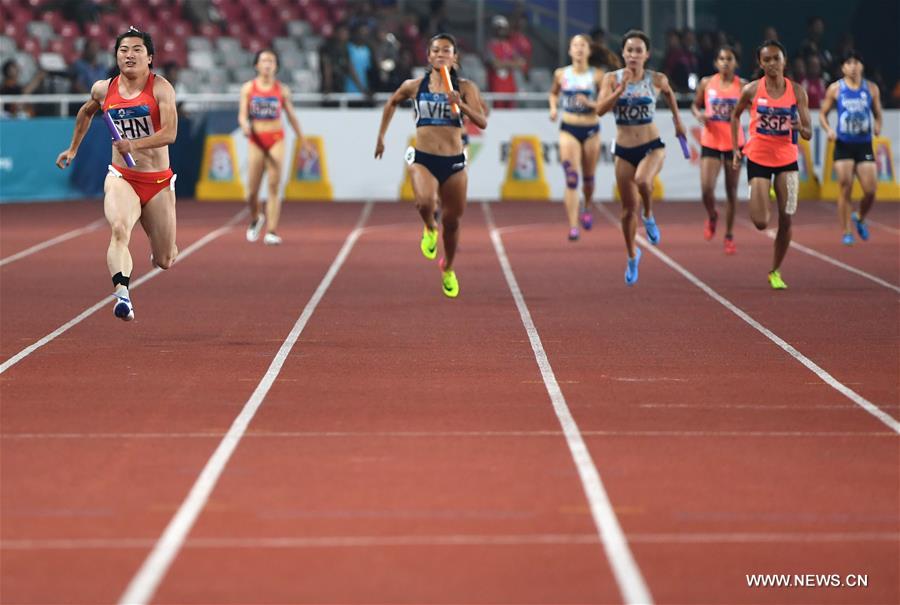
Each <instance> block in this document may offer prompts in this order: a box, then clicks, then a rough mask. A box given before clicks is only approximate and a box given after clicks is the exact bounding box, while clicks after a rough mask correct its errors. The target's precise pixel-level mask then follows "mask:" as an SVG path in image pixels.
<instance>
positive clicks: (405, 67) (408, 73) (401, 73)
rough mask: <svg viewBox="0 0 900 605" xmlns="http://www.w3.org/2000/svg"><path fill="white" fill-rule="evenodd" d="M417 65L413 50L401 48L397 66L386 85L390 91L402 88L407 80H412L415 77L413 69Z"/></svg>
mask: <svg viewBox="0 0 900 605" xmlns="http://www.w3.org/2000/svg"><path fill="white" fill-rule="evenodd" d="M415 65H416V62H415V56H414V55H413V52H412V51H411V50H410V49H408V48H403V49H400V54H399V55H398V58H397V66H396V67H395V68H394V70H393V71H391V73H390V76H389V78H388V80H387V84H386V86H387V88H388V91H391V90H396V89H397V88H400V85H401V84H403V83H404V82H406V81H407V80H411V79H412V77H413V73H412V70H413V67H414V66H415Z"/></svg>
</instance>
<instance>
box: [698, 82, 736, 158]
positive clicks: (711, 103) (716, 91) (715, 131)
mask: <svg viewBox="0 0 900 605" xmlns="http://www.w3.org/2000/svg"><path fill="white" fill-rule="evenodd" d="M721 84H722V76H720V75H719V74H716V75H714V76H713V77H711V78H710V79H709V82H707V84H706V91H705V92H704V95H703V107H704V110H703V113H705V114H706V126H704V127H703V134H702V135H701V136H700V144H701V145H703V146H704V147H709V148H710V149H716V150H718V151H731V114H732V113H734V107H735V105H737V102H738V99H739V98H740V96H741V81H740V79H739V78H738V77H737V76H735V77H734V79H733V80H732V81H731V85H730V86H729V87H728V88H726V89H724V90H723V89H722V88H721ZM743 145H744V130H743V129H742V128H739V129H738V147H743Z"/></svg>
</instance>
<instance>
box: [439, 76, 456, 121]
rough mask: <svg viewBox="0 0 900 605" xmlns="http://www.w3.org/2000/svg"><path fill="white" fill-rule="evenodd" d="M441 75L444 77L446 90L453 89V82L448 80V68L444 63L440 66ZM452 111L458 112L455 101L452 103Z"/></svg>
mask: <svg viewBox="0 0 900 605" xmlns="http://www.w3.org/2000/svg"><path fill="white" fill-rule="evenodd" d="M441 76H443V78H444V86H446V87H447V92H450V91H451V90H453V83H452V82H451V81H450V70H449V69H447V66H446V65H442V66H441ZM453 111H454V112H455V113H459V105H457V104H456V103H454V104H453Z"/></svg>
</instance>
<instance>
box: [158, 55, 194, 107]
mask: <svg viewBox="0 0 900 605" xmlns="http://www.w3.org/2000/svg"><path fill="white" fill-rule="evenodd" d="M163 73H164V74H165V76H166V80H168V81H169V84H171V85H172V88H174V89H175V98H178V97H180V96H182V95H183V94H185V93H187V92H188V91H187V90H186V89H185V85H184V82H182V81H181V66H180V65H178V63H176V62H175V61H167V62H166V63H165V64H164V65H163ZM175 111H176V112H177V113H178V118H179V119H181V118H186V117H187V112H186V111H185V110H184V103H183V102H182V101H177V102H176V103H175Z"/></svg>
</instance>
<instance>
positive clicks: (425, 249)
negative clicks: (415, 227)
mask: <svg viewBox="0 0 900 605" xmlns="http://www.w3.org/2000/svg"><path fill="white" fill-rule="evenodd" d="M437 240H438V230H437V229H429V228H428V227H427V226H426V227H425V228H424V229H422V245H421V248H422V254H423V255H424V256H425V258H427V259H428V260H434V259H435V257H436V256H437Z"/></svg>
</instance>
